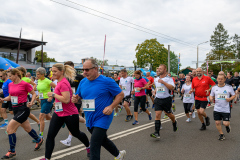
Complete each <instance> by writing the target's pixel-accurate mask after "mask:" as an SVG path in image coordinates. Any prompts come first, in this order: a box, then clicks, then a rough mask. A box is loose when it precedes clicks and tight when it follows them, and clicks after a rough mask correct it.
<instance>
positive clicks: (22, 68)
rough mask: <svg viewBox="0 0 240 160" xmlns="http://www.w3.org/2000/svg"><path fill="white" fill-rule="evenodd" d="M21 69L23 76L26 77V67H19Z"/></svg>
mask: <svg viewBox="0 0 240 160" xmlns="http://www.w3.org/2000/svg"><path fill="white" fill-rule="evenodd" d="M17 69H18V70H19V71H22V77H26V73H27V70H26V68H24V67H17Z"/></svg>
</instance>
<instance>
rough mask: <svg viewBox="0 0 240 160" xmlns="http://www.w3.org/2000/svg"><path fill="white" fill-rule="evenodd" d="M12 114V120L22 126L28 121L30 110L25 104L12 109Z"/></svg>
mask: <svg viewBox="0 0 240 160" xmlns="http://www.w3.org/2000/svg"><path fill="white" fill-rule="evenodd" d="M13 114H14V117H13V119H14V120H15V121H17V122H18V123H21V124H22V123H24V122H25V121H26V120H27V119H28V117H29V115H30V108H28V107H27V106H26V103H25V104H24V105H22V106H18V107H13Z"/></svg>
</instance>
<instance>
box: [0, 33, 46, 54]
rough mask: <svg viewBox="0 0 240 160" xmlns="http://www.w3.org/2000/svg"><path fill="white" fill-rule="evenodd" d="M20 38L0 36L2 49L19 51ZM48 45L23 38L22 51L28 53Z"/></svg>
mask: <svg viewBox="0 0 240 160" xmlns="http://www.w3.org/2000/svg"><path fill="white" fill-rule="evenodd" d="M18 43H19V38H16V37H8V36H2V35H0V48H8V49H12V50H13V49H18ZM42 43H43V45H46V43H47V42H42V41H36V40H30V39H23V38H21V43H20V49H21V50H25V51H28V50H30V49H32V48H35V47H38V46H40V45H42Z"/></svg>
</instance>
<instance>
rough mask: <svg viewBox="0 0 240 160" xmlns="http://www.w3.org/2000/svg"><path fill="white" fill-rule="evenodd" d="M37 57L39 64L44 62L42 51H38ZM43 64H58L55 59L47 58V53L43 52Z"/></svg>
mask: <svg viewBox="0 0 240 160" xmlns="http://www.w3.org/2000/svg"><path fill="white" fill-rule="evenodd" d="M35 57H36V58H37V62H42V51H36V52H35ZM43 62H57V61H56V60H55V58H50V57H48V56H47V52H43Z"/></svg>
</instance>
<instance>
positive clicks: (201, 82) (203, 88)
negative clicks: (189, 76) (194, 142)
mask: <svg viewBox="0 0 240 160" xmlns="http://www.w3.org/2000/svg"><path fill="white" fill-rule="evenodd" d="M196 72H197V77H195V78H193V80H192V89H191V91H190V92H189V94H191V93H192V92H193V91H194V89H195V107H196V109H197V113H198V118H199V120H200V121H201V123H202V127H201V128H200V130H206V126H209V125H210V118H209V117H208V116H207V114H206V112H205V109H206V107H207V104H208V100H207V96H209V93H210V90H211V88H210V87H209V85H211V86H214V85H215V83H214V82H213V80H212V79H211V78H210V77H208V76H204V75H203V71H202V69H201V68H197V70H196ZM203 117H205V120H206V124H205V123H204V119H203Z"/></svg>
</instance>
